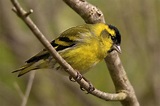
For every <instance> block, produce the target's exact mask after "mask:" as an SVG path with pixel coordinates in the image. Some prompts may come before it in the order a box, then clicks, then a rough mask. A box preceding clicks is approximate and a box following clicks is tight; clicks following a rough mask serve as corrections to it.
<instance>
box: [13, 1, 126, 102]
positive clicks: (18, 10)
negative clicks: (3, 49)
mask: <svg viewBox="0 0 160 106" xmlns="http://www.w3.org/2000/svg"><path fill="white" fill-rule="evenodd" d="M11 2H12V4H13V5H14V8H13V11H14V12H15V13H16V14H17V15H18V16H19V17H20V18H21V19H22V20H23V21H24V22H25V23H26V25H27V26H28V27H29V28H30V30H31V31H32V32H33V33H34V35H35V36H36V37H37V38H38V39H39V41H40V42H41V43H42V44H43V45H44V47H45V48H46V49H47V50H48V51H49V52H50V54H51V55H52V56H53V57H54V58H55V59H56V60H57V62H58V63H59V64H60V65H61V66H62V67H63V68H64V69H65V70H66V72H67V73H69V75H71V76H72V77H73V78H74V79H75V80H76V81H77V83H78V84H79V85H80V86H81V87H83V88H84V89H85V90H86V91H88V89H89V88H90V85H89V84H88V82H86V81H85V80H84V79H83V78H82V79H81V80H77V79H76V77H77V72H76V71H75V70H74V69H73V68H72V67H71V66H70V65H69V64H68V63H67V62H66V61H65V60H64V59H63V58H62V57H61V56H60V55H59V54H58V53H57V52H56V50H55V49H54V48H53V47H52V45H51V44H50V42H49V41H48V40H47V39H46V38H45V37H44V35H43V34H42V33H41V32H40V30H39V29H38V28H37V26H36V25H35V24H34V23H33V21H32V20H31V19H30V18H29V15H30V14H31V13H32V12H33V11H32V10H30V11H29V12H26V11H25V10H24V9H23V8H22V7H21V6H20V4H19V2H18V1H17V0H11ZM90 93H91V94H92V95H94V96H97V97H99V98H102V99H104V100H124V99H125V98H126V96H127V95H126V93H124V92H120V93H117V94H110V93H105V92H102V91H100V90H98V89H95V90H94V91H92V92H90Z"/></svg>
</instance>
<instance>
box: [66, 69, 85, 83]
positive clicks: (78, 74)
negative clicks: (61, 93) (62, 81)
mask: <svg viewBox="0 0 160 106" xmlns="http://www.w3.org/2000/svg"><path fill="white" fill-rule="evenodd" d="M82 78H83V76H82V75H81V74H80V73H79V72H78V71H77V76H76V78H75V80H74V79H73V77H72V76H69V80H70V81H72V82H76V81H80V80H81V79H82Z"/></svg>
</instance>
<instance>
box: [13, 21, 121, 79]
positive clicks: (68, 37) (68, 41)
mask: <svg viewBox="0 0 160 106" xmlns="http://www.w3.org/2000/svg"><path fill="white" fill-rule="evenodd" d="M120 43H121V35H120V33H119V31H118V29H117V28H116V27H115V26H112V25H107V24H103V23H97V24H84V25H80V26H76V27H72V28H69V29H67V30H66V31H64V32H63V33H61V35H60V36H59V37H58V38H56V39H55V40H53V41H52V42H51V44H52V46H53V47H54V48H55V49H56V51H57V52H58V53H59V54H60V55H61V56H62V57H63V58H64V59H65V60H66V61H67V62H68V63H69V64H70V65H71V66H72V67H73V68H74V69H75V70H78V71H79V72H80V73H81V74H84V73H86V72H87V71H88V70H89V69H90V68H91V67H93V66H94V65H96V64H97V63H98V62H100V61H101V60H103V59H104V58H105V57H106V56H107V54H108V53H110V52H111V51H112V50H116V51H117V52H121V49H120ZM44 68H47V69H56V70H57V71H63V68H62V67H60V66H59V65H58V64H57V62H56V60H55V59H54V58H53V57H52V56H51V55H50V53H49V52H48V51H47V50H46V49H43V50H42V51H41V52H39V53H38V54H37V55H35V56H33V57H32V58H30V59H29V60H27V61H26V64H25V65H24V66H22V67H21V68H19V69H18V70H15V71H13V72H19V75H18V76H21V75H23V74H25V73H27V72H29V71H32V70H36V69H44Z"/></svg>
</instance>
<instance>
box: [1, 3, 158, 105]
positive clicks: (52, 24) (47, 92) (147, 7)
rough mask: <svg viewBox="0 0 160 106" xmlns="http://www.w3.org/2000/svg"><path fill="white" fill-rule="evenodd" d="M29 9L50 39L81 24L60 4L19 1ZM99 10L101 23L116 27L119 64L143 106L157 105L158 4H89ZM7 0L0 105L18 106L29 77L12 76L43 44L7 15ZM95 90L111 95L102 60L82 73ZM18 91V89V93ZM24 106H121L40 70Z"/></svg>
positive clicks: (3, 11)
mask: <svg viewBox="0 0 160 106" xmlns="http://www.w3.org/2000/svg"><path fill="white" fill-rule="evenodd" d="M19 1H20V3H21V4H22V5H23V7H24V8H25V9H26V10H28V9H33V10H34V13H33V14H31V15H30V17H31V18H32V19H33V21H34V22H35V23H36V25H37V26H38V27H39V28H40V30H41V31H42V32H43V33H44V35H46V37H47V38H48V39H49V40H50V41H51V40H52V39H54V38H55V37H56V36H58V35H59V34H60V33H61V32H62V31H64V30H66V29H67V28H69V27H72V26H76V25H80V24H84V21H83V20H82V19H81V17H79V16H78V15H77V14H76V13H75V12H74V11H73V10H72V9H70V8H69V7H68V6H67V5H66V4H65V3H64V2H63V1H61V0H23V1H22V0H19ZM88 2H90V3H92V4H94V5H96V6H97V7H98V8H100V9H101V10H102V11H103V13H104V16H105V19H106V23H109V24H113V25H115V26H117V27H118V28H119V30H120V32H121V35H122V45H121V48H122V54H120V57H121V60H122V63H123V65H124V67H125V69H126V72H127V75H128V77H129V79H130V81H131V83H132V85H133V87H134V88H135V92H136V95H137V97H138V99H139V101H140V104H141V105H142V106H160V101H159V98H160V91H159V89H160V84H159V81H160V77H159V75H160V71H159V69H160V56H159V54H160V43H159V42H160V30H159V29H160V14H159V11H160V1H159V0H127V1H126V0H98V1H97V0H88ZM11 8H12V5H11V3H10V1H9V0H0V60H1V61H0V104H1V106H19V105H20V104H21V102H22V98H21V96H20V90H22V92H25V90H26V86H27V83H28V78H29V74H26V75H24V76H22V77H21V78H17V77H16V75H15V74H12V73H11V72H12V71H13V70H15V69H16V68H18V67H20V66H21V65H22V64H24V61H25V60H26V59H28V58H30V57H31V56H32V55H34V54H36V53H37V52H39V51H40V50H41V49H42V48H43V46H42V45H41V44H40V43H39V41H38V40H37V39H36V38H35V37H34V36H33V34H32V32H31V31H30V30H29V29H28V27H27V26H26V25H25V24H24V23H23V22H22V21H21V20H20V19H19V18H18V17H17V16H16V15H15V13H13V12H12V11H11ZM85 76H86V78H87V79H89V80H90V81H91V82H92V83H93V84H94V86H95V87H96V88H98V89H100V90H102V91H106V92H114V85H113V83H112V80H111V78H110V76H109V73H108V71H107V67H106V65H105V63H104V62H101V63H99V64H98V65H97V66H96V67H95V68H93V69H92V71H90V72H88V73H87V74H85ZM18 87H19V88H20V89H18ZM27 105H28V106H89V105H91V106H106V105H108V106H120V103H119V102H106V101H103V100H101V99H99V98H96V97H94V96H92V95H86V94H85V93H84V92H82V91H81V90H80V89H79V86H78V85H77V84H76V83H73V82H70V81H69V80H68V77H66V76H62V75H59V74H57V73H56V72H52V71H50V70H49V71H48V70H45V71H44V70H39V71H37V72H36V76H35V79H34V82H33V86H32V90H31V94H30V96H29V99H28V102H27Z"/></svg>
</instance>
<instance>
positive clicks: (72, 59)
mask: <svg viewBox="0 0 160 106" xmlns="http://www.w3.org/2000/svg"><path fill="white" fill-rule="evenodd" d="M86 49H87V47H85V48H82V47H81V48H76V49H72V50H68V51H66V52H62V53H60V55H61V56H62V57H63V58H64V59H65V60H66V61H67V62H68V63H69V64H70V65H71V66H72V67H73V68H74V69H75V70H78V71H79V72H80V73H81V74H83V73H86V72H87V71H88V70H89V69H90V68H91V67H93V66H94V65H96V64H97V63H98V62H99V61H100V59H99V58H98V57H97V54H96V52H93V51H88V50H86Z"/></svg>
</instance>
